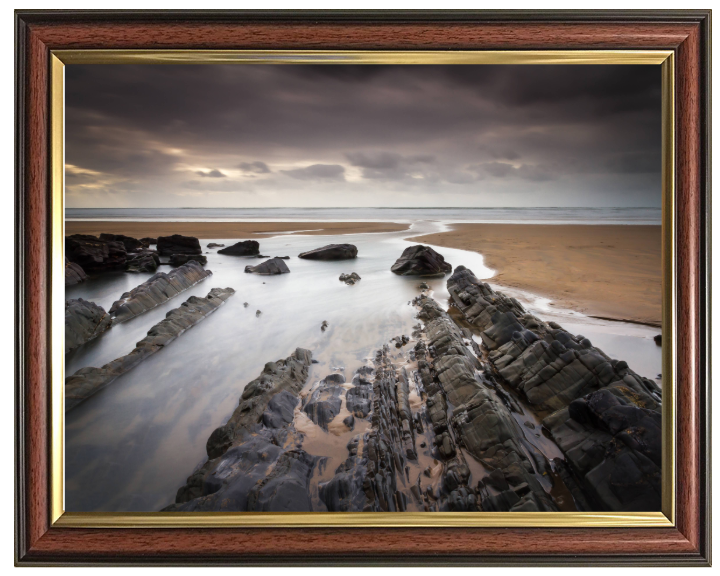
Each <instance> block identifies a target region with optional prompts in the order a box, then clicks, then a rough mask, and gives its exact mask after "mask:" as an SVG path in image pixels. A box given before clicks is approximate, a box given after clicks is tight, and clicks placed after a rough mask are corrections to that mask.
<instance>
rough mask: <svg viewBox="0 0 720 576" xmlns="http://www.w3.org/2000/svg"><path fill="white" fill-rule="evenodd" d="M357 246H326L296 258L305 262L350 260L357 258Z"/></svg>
mask: <svg viewBox="0 0 720 576" xmlns="http://www.w3.org/2000/svg"><path fill="white" fill-rule="evenodd" d="M357 254H358V249H357V246H354V245H352V244H328V245H327V246H323V247H322V248H315V249H314V250H309V251H307V252H303V253H302V254H298V258H304V259H305V260H352V259H353V258H357Z"/></svg>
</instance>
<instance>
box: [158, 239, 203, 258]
mask: <svg viewBox="0 0 720 576" xmlns="http://www.w3.org/2000/svg"><path fill="white" fill-rule="evenodd" d="M157 250H158V252H159V253H160V256H172V255H173V254H202V249H201V248H200V241H199V240H198V239H197V238H195V237H193V236H182V235H180V234H173V235H172V236H160V237H159V238H158V241H157Z"/></svg>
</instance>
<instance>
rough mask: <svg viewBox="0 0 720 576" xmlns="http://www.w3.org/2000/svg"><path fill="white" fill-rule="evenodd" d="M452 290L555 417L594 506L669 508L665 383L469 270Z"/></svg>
mask: <svg viewBox="0 0 720 576" xmlns="http://www.w3.org/2000/svg"><path fill="white" fill-rule="evenodd" d="M448 291H449V292H450V295H451V297H452V302H453V304H454V305H455V306H456V307H457V308H458V309H459V310H460V311H461V312H462V314H463V316H464V317H465V319H466V320H467V321H468V322H469V323H470V324H471V325H472V326H473V327H474V328H475V329H476V330H477V331H478V332H479V335H480V338H481V339H482V341H483V344H484V345H485V347H486V348H487V350H488V351H489V353H488V359H489V361H490V362H491V364H492V367H493V369H494V371H495V373H496V374H497V375H498V376H499V377H500V378H501V379H502V381H503V382H504V383H505V384H506V385H507V386H509V387H511V388H513V389H515V390H516V391H517V393H518V394H520V396H521V397H522V398H523V399H524V400H526V401H527V402H528V404H529V405H530V406H532V407H533V409H534V410H535V411H536V413H537V414H539V415H546V416H545V418H544V420H543V425H544V427H545V428H546V429H547V430H548V431H549V433H550V435H551V437H552V438H553V439H554V440H555V442H556V443H557V445H558V446H559V447H560V449H561V450H562V451H563V453H564V454H565V457H566V462H567V464H568V468H569V471H570V472H571V473H572V474H573V475H574V479H576V480H577V485H578V486H579V487H580V489H581V490H582V492H583V496H584V497H585V498H587V500H588V501H589V502H590V505H591V506H593V508H594V509H598V510H611V511H643V510H659V509H660V491H661V490H660V452H659V446H660V441H661V434H660V412H661V391H660V389H659V387H658V386H657V385H656V384H655V383H654V382H653V381H651V380H649V379H647V378H643V377H641V376H639V375H638V374H636V373H635V372H633V371H632V370H631V369H630V368H629V367H628V364H627V363H626V362H625V361H622V360H615V359H611V358H610V357H608V356H607V355H606V354H605V353H604V352H603V351H602V350H600V349H598V348H596V347H594V346H593V345H592V343H591V342H590V340H588V339H587V338H584V337H583V336H581V335H577V336H576V335H573V334H570V333H568V332H567V331H565V330H563V329H562V327H561V326H559V325H558V324H556V323H554V322H547V323H546V322H543V321H541V320H539V319H538V318H536V317H534V316H533V315H532V314H529V313H527V312H526V311H525V309H524V308H523V307H522V305H521V304H520V303H519V302H518V301H517V300H515V299H514V298H508V297H507V296H505V295H503V294H502V293H500V292H495V291H494V290H492V288H490V286H488V285H487V284H486V283H484V282H481V281H479V280H478V279H477V278H476V277H475V276H474V275H473V273H472V272H471V271H470V270H467V269H465V268H464V267H462V266H458V268H457V269H456V270H455V273H454V274H453V275H452V276H451V277H450V279H449V280H448ZM548 413H550V414H549V415H548ZM573 481H574V480H573Z"/></svg>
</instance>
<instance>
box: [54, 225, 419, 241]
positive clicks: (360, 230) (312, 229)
mask: <svg viewBox="0 0 720 576" xmlns="http://www.w3.org/2000/svg"><path fill="white" fill-rule="evenodd" d="M408 228H409V225H408V224H398V223H395V222H153V221H135V222H121V221H117V220H106V221H101V220H75V221H66V222H65V235H66V236H70V235H72V234H92V235H94V236H98V235H100V234H102V233H103V232H105V233H108V234H125V235H127V236H132V237H134V238H144V237H146V236H149V237H152V238H157V237H158V236H170V235H172V234H183V235H185V236H195V237H196V238H200V239H214V238H222V239H235V238H237V239H248V238H262V237H268V236H269V235H272V234H273V233H278V232H288V233H290V234H312V235H320V234H322V235H328V234H365V233H368V232H399V231H401V230H407V229H408Z"/></svg>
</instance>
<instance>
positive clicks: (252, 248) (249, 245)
mask: <svg viewBox="0 0 720 576" xmlns="http://www.w3.org/2000/svg"><path fill="white" fill-rule="evenodd" d="M218 254H226V255H228V256H257V255H258V254H260V243H259V242H258V241H257V240H244V241H243V242H238V243H237V244H233V245H232V246H228V247H227V248H223V249H222V250H218Z"/></svg>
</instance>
